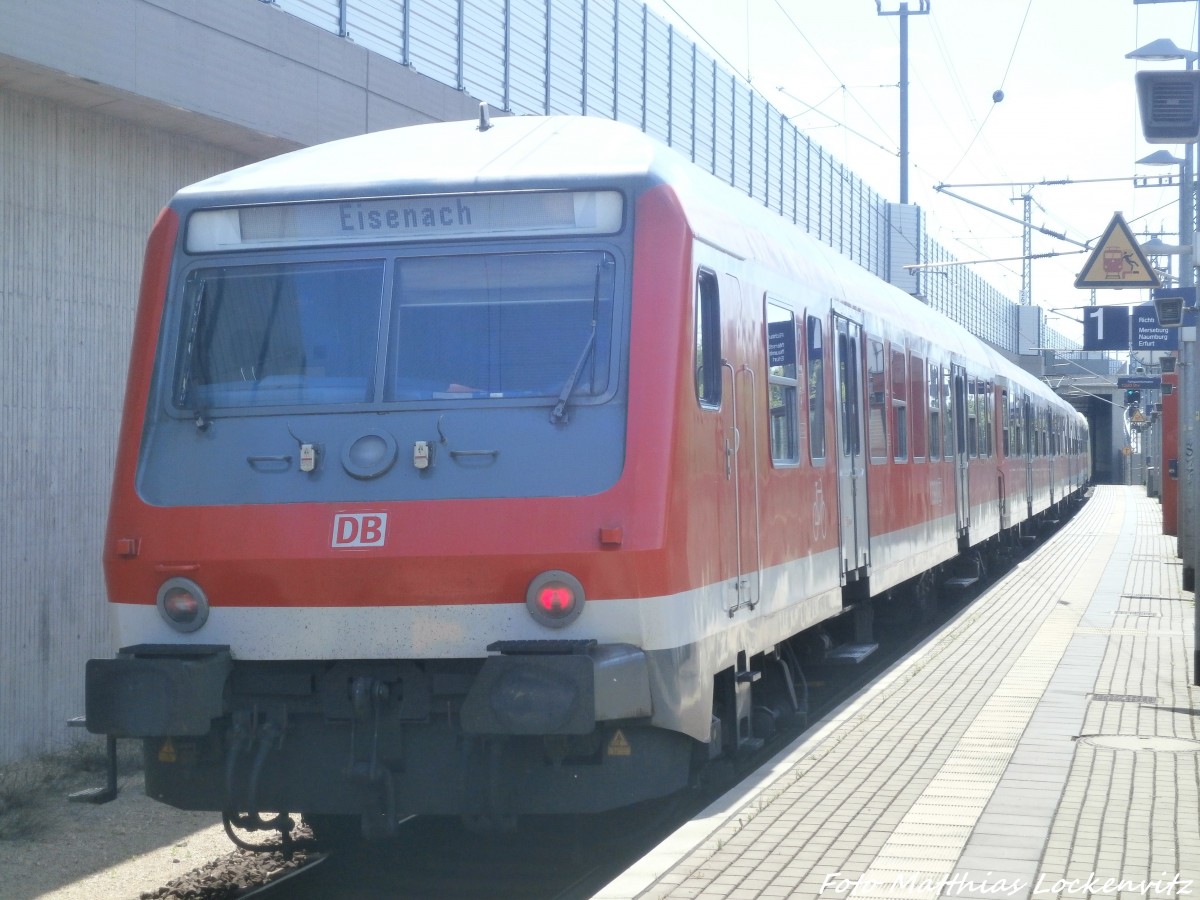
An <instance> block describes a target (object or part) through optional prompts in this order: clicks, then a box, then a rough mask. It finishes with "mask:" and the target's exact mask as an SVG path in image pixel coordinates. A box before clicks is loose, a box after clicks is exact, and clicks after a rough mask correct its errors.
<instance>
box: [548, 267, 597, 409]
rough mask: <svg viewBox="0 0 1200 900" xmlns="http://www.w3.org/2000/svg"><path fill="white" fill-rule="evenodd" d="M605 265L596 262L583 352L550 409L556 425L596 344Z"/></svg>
mask: <svg viewBox="0 0 1200 900" xmlns="http://www.w3.org/2000/svg"><path fill="white" fill-rule="evenodd" d="M603 265H604V264H603V263H596V285H595V287H594V288H593V290H592V328H591V330H590V331H589V332H588V338H587V342H586V343H585V344H584V345H583V352H582V353H580V354H579V361H578V362H576V363H575V368H574V369H573V370H572V371H571V375H570V377H569V378H567V380H566V383H565V384H563V386H562V390H561V391H559V392H558V402H557V403H555V404H554V409H552V410H550V422H551V424H554V425H557V424H558V423H559V422H562V421H563V420H565V419H566V417H567V398H568V397H570V396H571V392H572V391H573V390H575V382H577V381H578V380H579V375H580V373H582V372H583V365H584V363H586V362H587V358H588V354H590V353H591V352H592V347H594V346H595V344H596V319H597V314H598V311H599V307H600V268H601V267H602V266H603Z"/></svg>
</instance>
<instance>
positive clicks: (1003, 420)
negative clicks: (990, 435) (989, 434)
mask: <svg viewBox="0 0 1200 900" xmlns="http://www.w3.org/2000/svg"><path fill="white" fill-rule="evenodd" d="M1000 427H1001V428H1002V429H1004V434H1003V436H1002V441H1003V443H1002V444H1001V450H1002V451H1003V453H1004V458H1005V459H1008V457H1009V456H1010V455H1011V453H1012V449H1011V448H1012V443H1011V442H1012V435H1011V434H1010V433H1009V432H1010V430H1011V428H1012V419H1010V418H1009V410H1008V391H1005V390H1002V391H1000Z"/></svg>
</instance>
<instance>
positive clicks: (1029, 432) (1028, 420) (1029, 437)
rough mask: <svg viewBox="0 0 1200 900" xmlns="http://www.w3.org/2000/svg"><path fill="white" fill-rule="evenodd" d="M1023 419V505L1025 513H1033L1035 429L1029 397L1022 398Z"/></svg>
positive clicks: (1030, 514)
mask: <svg viewBox="0 0 1200 900" xmlns="http://www.w3.org/2000/svg"><path fill="white" fill-rule="evenodd" d="M1022 406H1023V407H1024V419H1025V454H1024V458H1023V459H1022V464H1023V465H1024V466H1025V505H1026V510H1027V512H1026V515H1029V516H1032V515H1033V449H1034V444H1036V443H1037V431H1036V430H1035V429H1034V427H1033V426H1034V419H1033V405H1032V404H1031V403H1030V402H1029V398H1028V397H1026V398H1024V403H1023V404H1022Z"/></svg>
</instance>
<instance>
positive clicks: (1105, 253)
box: [1075, 213, 1161, 288]
mask: <svg viewBox="0 0 1200 900" xmlns="http://www.w3.org/2000/svg"><path fill="white" fill-rule="evenodd" d="M1160 284H1161V282H1160V281H1159V278H1158V275H1157V273H1156V272H1155V271H1154V270H1153V269H1152V268H1150V262H1149V260H1147V259H1146V254H1145V253H1143V252H1142V248H1141V247H1140V246H1138V242H1137V240H1135V239H1134V237H1133V232H1132V231H1130V230H1129V226H1128V225H1127V224H1125V219H1124V218H1123V217H1122V215H1121V214H1120V213H1114V214H1113V218H1112V221H1111V222H1109V223H1108V228H1107V229H1105V231H1104V235H1103V237H1101V238H1100V240H1099V242H1098V243H1097V244H1096V249H1095V250H1093V251H1092V255H1091V256H1089V257H1088V261H1087V263H1086V264H1085V265H1084V267H1083V271H1082V272H1080V273H1079V277H1077V278H1076V279H1075V287H1077V288H1155V287H1158V286H1159V285H1160Z"/></svg>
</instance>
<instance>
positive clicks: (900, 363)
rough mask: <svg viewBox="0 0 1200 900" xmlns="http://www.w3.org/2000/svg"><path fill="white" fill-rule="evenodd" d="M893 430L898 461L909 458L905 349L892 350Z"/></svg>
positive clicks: (895, 457)
mask: <svg viewBox="0 0 1200 900" xmlns="http://www.w3.org/2000/svg"><path fill="white" fill-rule="evenodd" d="M892 431H893V434H894V435H895V439H894V444H895V446H894V447H893V451H894V454H895V455H894V457H893V458H894V459H895V460H896V462H905V461H907V460H908V365H907V363H906V361H905V358H904V351H903V350H895V349H893V350H892Z"/></svg>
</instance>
